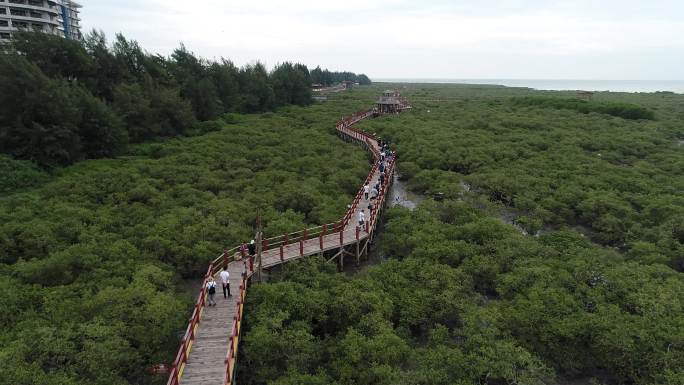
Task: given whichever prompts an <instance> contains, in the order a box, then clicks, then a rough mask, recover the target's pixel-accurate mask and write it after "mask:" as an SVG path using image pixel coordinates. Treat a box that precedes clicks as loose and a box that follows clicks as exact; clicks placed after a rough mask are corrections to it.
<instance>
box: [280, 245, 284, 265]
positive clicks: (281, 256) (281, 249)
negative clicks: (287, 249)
mask: <svg viewBox="0 0 684 385" xmlns="http://www.w3.org/2000/svg"><path fill="white" fill-rule="evenodd" d="M280 260H281V261H284V259H283V245H280Z"/></svg>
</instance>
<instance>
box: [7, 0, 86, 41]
mask: <svg viewBox="0 0 684 385" xmlns="http://www.w3.org/2000/svg"><path fill="white" fill-rule="evenodd" d="M81 7H82V6H81V5H80V4H79V3H77V2H75V1H71V0H0V40H6V39H9V38H11V37H12V33H14V32H17V31H36V32H43V33H47V34H50V35H56V36H61V37H66V38H69V39H76V40H80V39H81V38H82V34H81V19H80V18H79V9H80V8H81Z"/></svg>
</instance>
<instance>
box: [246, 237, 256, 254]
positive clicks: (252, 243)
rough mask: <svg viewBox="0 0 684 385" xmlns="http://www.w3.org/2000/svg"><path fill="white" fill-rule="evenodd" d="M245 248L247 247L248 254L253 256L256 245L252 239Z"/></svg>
mask: <svg viewBox="0 0 684 385" xmlns="http://www.w3.org/2000/svg"><path fill="white" fill-rule="evenodd" d="M247 248H248V249H249V256H250V257H253V256H254V254H256V245H255V244H254V239H252V241H251V242H250V243H249V245H247Z"/></svg>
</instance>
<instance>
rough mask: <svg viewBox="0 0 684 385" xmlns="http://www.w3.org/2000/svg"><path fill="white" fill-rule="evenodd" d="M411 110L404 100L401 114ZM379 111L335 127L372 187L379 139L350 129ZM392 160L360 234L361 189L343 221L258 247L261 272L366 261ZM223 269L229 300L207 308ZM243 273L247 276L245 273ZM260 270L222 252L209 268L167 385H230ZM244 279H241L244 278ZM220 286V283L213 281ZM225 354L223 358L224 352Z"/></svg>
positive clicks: (234, 252)
mask: <svg viewBox="0 0 684 385" xmlns="http://www.w3.org/2000/svg"><path fill="white" fill-rule="evenodd" d="M410 108H411V106H410V105H409V104H408V103H407V102H406V101H405V100H404V99H402V104H401V106H400V110H406V109H410ZM377 115H378V113H377V110H375V109H370V110H366V111H361V112H358V113H356V114H354V115H352V116H349V117H347V118H345V119H343V120H341V121H339V122H338V123H337V125H336V129H337V133H338V135H339V136H340V137H341V138H342V139H344V140H346V141H349V142H354V143H358V144H360V145H361V146H363V147H364V148H365V149H366V150H367V151H368V152H369V153H370V155H371V157H372V159H373V160H374V162H373V164H374V166H373V168H372V169H371V170H370V172H369V174H368V177H367V178H366V182H368V183H369V185H370V186H374V185H375V183H376V182H378V181H379V179H380V170H379V169H378V162H377V160H378V159H379V158H380V151H381V148H380V145H379V143H378V138H376V137H374V136H373V135H369V134H367V133H364V132H362V131H359V130H357V129H355V128H354V127H353V126H354V124H356V123H358V122H359V121H362V120H364V119H368V118H371V117H374V116H377ZM395 160H396V159H395V158H394V157H390V158H388V159H387V161H386V169H385V174H386V175H385V184H384V185H383V186H382V187H381V191H380V194H379V196H378V198H377V199H375V200H371V201H370V202H371V204H372V205H373V210H372V213H371V214H370V215H368V210H365V211H366V223H365V226H364V227H363V228H361V227H359V226H358V215H359V212H360V211H361V210H363V209H366V208H367V206H368V204H369V201H368V200H366V199H365V198H364V192H363V186H361V188H360V189H359V191H358V193H357V194H356V196H355V197H354V200H353V202H352V203H351V204H350V206H349V209H348V210H347V212H346V213H345V215H344V216H343V217H342V218H341V219H340V220H339V221H337V222H335V223H329V224H325V225H323V226H318V227H314V228H308V229H304V230H301V231H298V232H295V233H291V234H283V235H280V236H277V237H273V238H268V239H264V240H263V241H262V250H263V251H262V253H261V261H262V268H270V267H273V266H276V265H279V264H282V263H285V262H288V261H291V260H294V259H298V258H302V257H305V256H310V255H315V254H318V255H324V256H326V257H327V258H328V259H329V261H333V260H337V261H338V263H339V264H340V266H343V264H344V259H345V257H353V258H355V259H356V262H357V263H358V260H359V258H360V257H361V256H362V255H367V253H368V244H369V242H370V241H371V240H372V239H373V236H374V234H375V230H376V226H377V223H378V217H379V213H380V212H381V210H382V209H383V208H384V206H385V198H386V196H387V191H388V190H389V185H390V183H391V181H392V180H393V179H394V178H393V174H394V168H395ZM223 266H226V267H227V270H228V271H229V272H230V277H231V281H230V282H231V285H230V286H231V290H232V294H233V296H232V297H228V298H227V299H224V298H223V295H222V293H221V290H220V284H219V287H217V290H216V297H215V298H216V303H217V305H216V306H212V307H207V306H206V297H207V292H206V282H207V279H208V278H209V277H210V276H216V275H217V274H218V273H219V272H220V270H221V268H222V267H223ZM245 269H246V271H245ZM257 269H258V266H255V261H254V260H253V259H252V258H249V257H248V256H246V255H245V254H244V251H243V250H241V248H240V247H239V246H238V247H235V248H233V249H230V250H226V251H224V252H223V253H222V254H221V255H220V256H218V257H217V258H216V259H215V260H214V261H212V263H210V265H209V268H208V269H207V273H206V275H205V279H204V284H203V285H202V289H201V290H200V294H199V296H198V299H197V302H196V304H195V309H194V311H193V313H192V317H191V318H190V320H189V324H188V328H187V330H186V332H185V335H184V337H183V339H182V341H181V346H180V349H179V351H178V354H177V355H176V358H175V360H174V362H173V365H172V367H171V374H170V376H169V380H168V382H167V385H178V384H182V385H195V384H209V385H212V384H216V385H220V384H224V385H226V384H234V383H235V365H236V359H237V349H238V341H239V338H240V329H241V326H242V314H243V309H244V305H243V303H244V300H245V294H246V290H247V283H248V280H249V277H250V276H251V275H252V274H253V273H254V271H255V270H257ZM243 273H244V274H243ZM217 281H218V280H217ZM226 351H227V352H226Z"/></svg>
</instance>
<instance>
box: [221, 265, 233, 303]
mask: <svg viewBox="0 0 684 385" xmlns="http://www.w3.org/2000/svg"><path fill="white" fill-rule="evenodd" d="M219 276H221V285H222V286H223V298H228V297H232V295H231V294H230V273H229V272H228V270H226V267H225V266H223V270H222V271H221V274H219ZM226 291H227V292H228V296H226Z"/></svg>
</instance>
